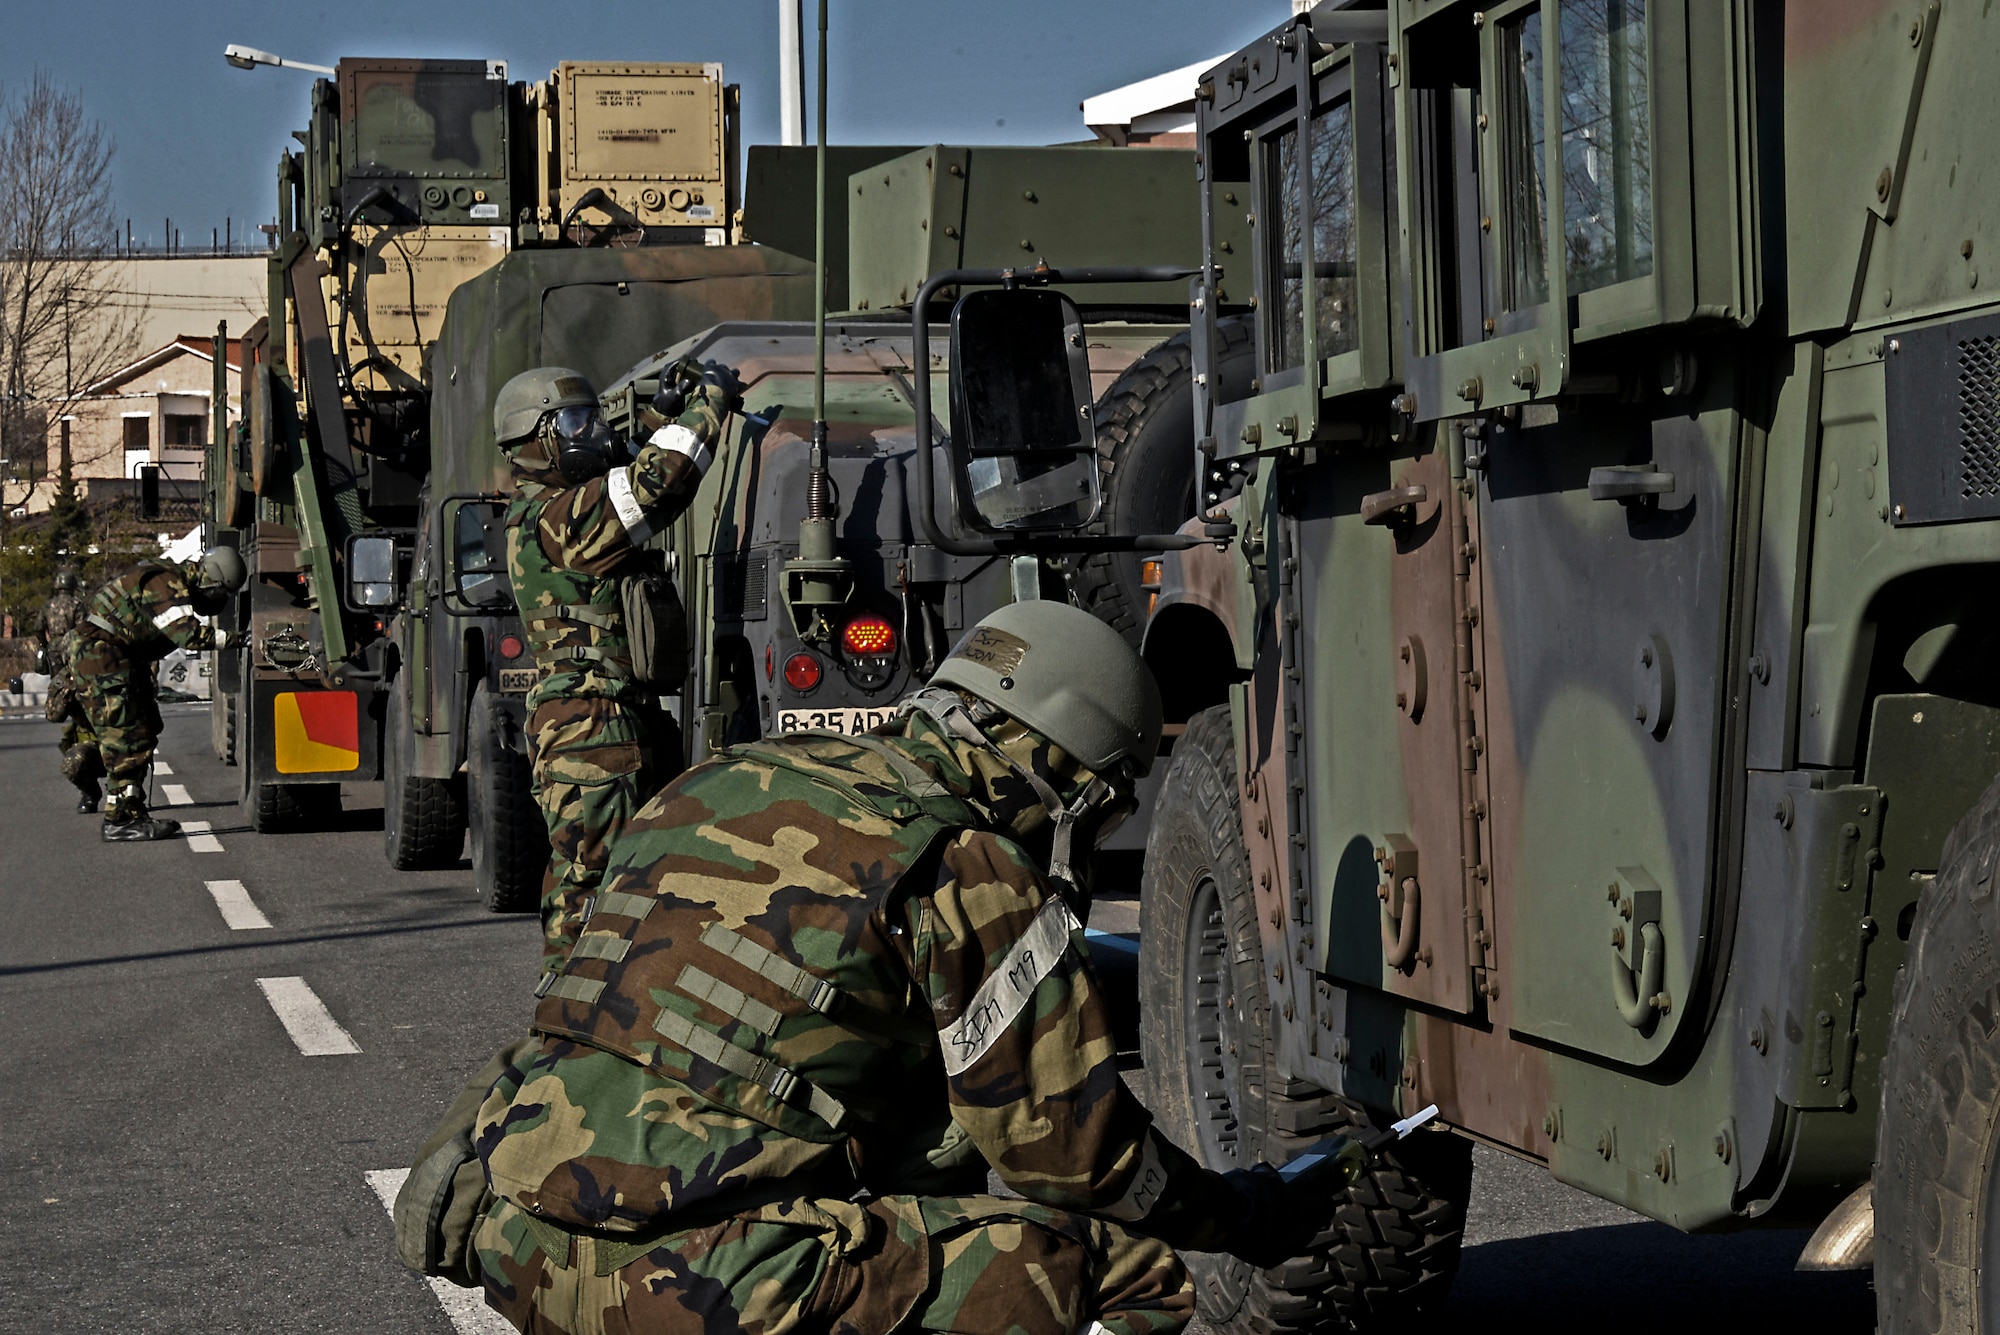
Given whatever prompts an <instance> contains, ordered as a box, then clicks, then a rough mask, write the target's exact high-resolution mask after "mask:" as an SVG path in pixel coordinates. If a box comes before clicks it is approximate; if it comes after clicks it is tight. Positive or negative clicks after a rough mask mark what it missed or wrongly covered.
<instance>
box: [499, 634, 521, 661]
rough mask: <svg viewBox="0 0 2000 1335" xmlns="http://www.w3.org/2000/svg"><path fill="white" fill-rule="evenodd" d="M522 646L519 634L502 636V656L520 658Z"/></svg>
mask: <svg viewBox="0 0 2000 1335" xmlns="http://www.w3.org/2000/svg"><path fill="white" fill-rule="evenodd" d="M522 647H523V646H522V644H521V639H520V637H519V636H518V635H502V636H501V637H500V656H501V657H502V658H519V657H520V656H521V650H522Z"/></svg>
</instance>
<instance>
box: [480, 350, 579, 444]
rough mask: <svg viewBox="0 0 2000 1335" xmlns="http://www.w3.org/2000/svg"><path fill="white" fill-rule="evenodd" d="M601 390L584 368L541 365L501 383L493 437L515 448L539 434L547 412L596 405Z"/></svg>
mask: <svg viewBox="0 0 2000 1335" xmlns="http://www.w3.org/2000/svg"><path fill="white" fill-rule="evenodd" d="M596 407H597V391H596V390H594V389H592V388H591V387H590V379H589V377H587V376H585V375H584V373H583V372H581V371H573V370H571V369H570V368H569V367H567V366H538V367H536V368H535V369H534V370H532V371H523V372H521V374H519V375H517V376H515V377H514V378H513V379H512V380H509V381H508V382H507V383H506V384H504V385H502V386H500V392H499V393H498V394H497V395H495V396H494V399H493V439H494V441H495V442H496V443H497V444H498V445H499V446H500V448H501V449H503V450H511V449H513V448H514V447H516V446H518V445H519V444H520V443H521V442H522V441H525V440H527V439H529V438H530V437H532V436H533V435H534V434H535V428H536V427H538V426H540V425H541V421H542V418H543V416H544V415H545V414H548V413H552V412H556V411H558V410H560V409H563V408H592V409H594V408H596Z"/></svg>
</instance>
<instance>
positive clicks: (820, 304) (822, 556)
mask: <svg viewBox="0 0 2000 1335" xmlns="http://www.w3.org/2000/svg"><path fill="white" fill-rule="evenodd" d="M826 5H827V0H819V90H818V92H819V147H818V149H817V152H816V159H817V161H816V163H815V168H816V173H817V177H818V182H819V189H818V191H817V197H816V199H815V201H814V208H813V428H812V450H811V452H810V453H809V454H808V455H807V456H806V517H805V518H804V519H801V520H800V521H799V554H798V557H797V558H796V559H794V560H791V561H787V562H786V563H785V597H786V601H787V602H789V603H790V604H791V609H792V618H793V624H794V625H795V627H796V628H797V629H798V632H799V638H801V639H803V640H805V641H806V642H807V643H814V642H821V643H824V642H826V641H829V640H831V639H832V638H833V626H832V624H831V623H830V622H829V620H828V613H830V612H832V611H834V610H836V609H838V608H839V607H841V606H842V605H843V604H845V603H846V601H847V595H848V592H849V590H850V586H851V582H852V572H851V571H850V569H849V567H848V564H847V561H846V559H845V558H843V557H842V556H841V555H840V551H839V548H838V546H837V545H836V544H835V542H834V520H835V519H836V518H838V509H837V507H836V506H835V505H834V500H833V479H832V477H831V476H830V475H829V474H828V472H827V467H826Z"/></svg>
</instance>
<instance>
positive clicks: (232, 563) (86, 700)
mask: <svg viewBox="0 0 2000 1335" xmlns="http://www.w3.org/2000/svg"><path fill="white" fill-rule="evenodd" d="M244 578H245V570H244V566H243V558H242V557H240V556H238V555H237V554H236V553H235V552H234V551H232V550H230V549H229V548H226V547H218V548H216V549H214V550H213V551H210V552H209V553H207V554H206V555H205V556H203V557H202V558H201V559H200V560H198V561H187V562H163V561H141V562H140V563H139V564H138V565H136V566H134V567H133V568H132V569H130V570H128V571H126V572H125V573H124V574H122V575H120V576H119V577H118V578H116V579H114V580H112V581H111V582H110V583H109V584H107V585H105V586H104V587H103V588H102V589H100V590H98V592H97V595H96V596H95V597H94V598H92V599H91V601H90V610H89V612H88V613H87V614H86V615H85V616H84V619H83V622H82V624H81V625H79V626H78V627H77V628H76V630H75V632H74V633H73V635H72V638H71V646H72V657H71V660H70V672H71V675H72V676H73V678H74V679H75V682H76V693H77V699H78V702H79V703H80V704H81V706H82V708H83V713H84V717H85V718H86V720H87V721H88V723H89V726H90V728H91V729H92V731H94V732H95V733H96V734H97V743H98V749H99V751H100V753H101V754H102V756H103V761H104V769H105V777H106V787H107V788H108V789H109V798H110V800H109V801H108V802H107V803H106V805H105V809H104V829H103V835H104V838H105V839H106V840H107V841H109V842H123V841H126V840H148V839H165V838H169V837H171V836H172V835H175V834H178V833H179V832H180V824H179V822H177V821H171V820H162V819H159V818H157V817H153V816H149V815H148V814H147V811H146V774H147V771H148V769H150V768H151V766H152V763H153V747H154V745H155V743H157V742H158V741H159V737H160V726H161V724H160V707H159V703H158V701H157V700H156V698H155V695H154V683H153V671H154V668H155V665H157V664H158V663H159V661H160V660H161V659H162V658H164V657H166V656H167V655H168V654H170V653H172V652H173V651H174V650H175V649H209V648H213V647H214V644H215V637H214V633H213V632H212V631H211V630H210V629H209V626H208V624H207V622H206V621H205V620H204V618H205V617H208V616H212V615H214V614H215V613H216V612H219V611H220V610H221V609H222V607H223V605H224V600H225V599H227V597H228V596H229V594H230V593H231V592H233V591H234V590H236V589H240V588H242V587H243V581H244Z"/></svg>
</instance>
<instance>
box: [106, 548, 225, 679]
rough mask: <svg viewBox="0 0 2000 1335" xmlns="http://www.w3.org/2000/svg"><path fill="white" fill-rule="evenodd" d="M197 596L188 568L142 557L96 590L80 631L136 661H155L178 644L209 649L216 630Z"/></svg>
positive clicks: (180, 646) (187, 647) (191, 647)
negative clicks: (198, 606)
mask: <svg viewBox="0 0 2000 1335" xmlns="http://www.w3.org/2000/svg"><path fill="white" fill-rule="evenodd" d="M194 597H195V588H194V581H193V580H191V579H190V578H189V576H188V570H187V568H186V567H184V566H181V565H176V564H174V563H171V562H160V561H141V562H140V563H139V564H138V565H136V566H134V567H132V569H130V570H128V571H126V572H125V573H124V574H122V575H120V576H119V577H118V578H117V579H114V580H112V581H111V582H110V583H109V584H107V585H105V586H104V587H103V588H101V589H99V590H98V591H97V596H96V597H94V598H92V599H91V600H90V611H89V612H88V613H87V614H86V615H85V617H84V620H83V622H82V624H81V625H80V626H78V628H77V634H78V636H79V637H81V638H82V639H98V640H103V641H108V642H109V643H112V644H115V645H118V646H119V647H120V648H122V649H123V650H124V651H125V656H126V657H127V658H128V659H129V660H130V661H132V662H135V663H151V662H156V661H158V660H159V659H162V658H165V657H166V656H167V655H168V654H170V653H172V652H173V651H174V650H176V649H207V648H210V647H212V646H213V644H214V643H215V639H214V634H213V632H211V631H210V630H209V627H208V623H207V622H206V621H205V620H204V619H203V618H202V614H201V613H200V612H198V611H196V610H195V607H194Z"/></svg>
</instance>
